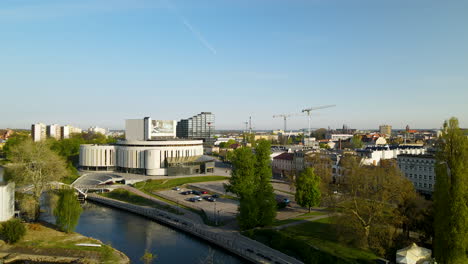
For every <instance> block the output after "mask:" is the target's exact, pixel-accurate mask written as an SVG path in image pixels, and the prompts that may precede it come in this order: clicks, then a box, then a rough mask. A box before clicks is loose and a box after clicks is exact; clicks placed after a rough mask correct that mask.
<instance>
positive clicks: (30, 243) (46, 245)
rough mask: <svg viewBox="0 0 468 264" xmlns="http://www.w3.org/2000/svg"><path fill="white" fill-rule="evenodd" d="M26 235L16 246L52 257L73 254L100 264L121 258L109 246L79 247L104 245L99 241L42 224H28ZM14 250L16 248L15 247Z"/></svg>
mask: <svg viewBox="0 0 468 264" xmlns="http://www.w3.org/2000/svg"><path fill="white" fill-rule="evenodd" d="M26 230H27V231H26V235H25V237H23V239H21V240H20V241H19V242H17V243H16V244H15V245H14V246H15V247H16V246H18V247H21V248H25V247H26V248H31V250H32V251H37V249H39V250H42V251H43V252H44V253H46V254H47V253H49V254H51V255H55V254H58V255H63V256H68V255H69V254H70V253H71V252H74V253H75V254H77V255H80V256H82V257H85V258H88V259H98V260H99V263H118V262H119V261H120V256H119V255H118V253H117V252H116V251H114V249H113V248H112V247H110V246H108V245H102V246H101V247H83V246H77V245H76V244H78V243H93V244H102V243H100V242H99V241H97V240H95V239H92V238H88V237H85V236H82V235H80V234H77V233H64V232H60V231H57V230H55V229H53V228H50V227H47V226H44V225H41V224H37V223H34V224H26ZM13 250H14V247H13Z"/></svg>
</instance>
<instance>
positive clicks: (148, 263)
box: [140, 250, 158, 264]
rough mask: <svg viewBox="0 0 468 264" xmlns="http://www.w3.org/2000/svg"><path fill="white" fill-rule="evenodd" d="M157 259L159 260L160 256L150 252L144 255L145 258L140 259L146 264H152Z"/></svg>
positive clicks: (146, 251)
mask: <svg viewBox="0 0 468 264" xmlns="http://www.w3.org/2000/svg"><path fill="white" fill-rule="evenodd" d="M157 258H158V255H156V254H153V253H151V252H149V251H148V250H145V254H143V256H142V257H141V258H140V260H141V261H142V262H143V263H145V264H151V263H153V261H154V260H156V259H157Z"/></svg>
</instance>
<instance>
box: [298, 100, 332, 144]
mask: <svg viewBox="0 0 468 264" xmlns="http://www.w3.org/2000/svg"><path fill="white" fill-rule="evenodd" d="M334 106H336V105H322V106H318V107H309V108H306V109H303V110H302V113H307V119H308V122H309V124H308V125H309V126H308V128H309V130H308V132H309V138H310V133H311V131H310V114H311V112H312V111H315V110H319V109H324V108H329V107H334Z"/></svg>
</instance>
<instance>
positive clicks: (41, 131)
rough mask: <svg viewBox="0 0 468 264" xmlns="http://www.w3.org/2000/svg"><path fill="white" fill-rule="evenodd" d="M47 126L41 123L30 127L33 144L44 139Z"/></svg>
mask: <svg viewBox="0 0 468 264" xmlns="http://www.w3.org/2000/svg"><path fill="white" fill-rule="evenodd" d="M46 132H47V126H46V125H45V124H43V123H37V124H33V125H31V136H32V139H33V141H34V142H38V141H41V140H44V139H46Z"/></svg>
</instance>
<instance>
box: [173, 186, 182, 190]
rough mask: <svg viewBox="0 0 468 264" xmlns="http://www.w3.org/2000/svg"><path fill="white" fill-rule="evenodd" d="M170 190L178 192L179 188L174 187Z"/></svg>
mask: <svg viewBox="0 0 468 264" xmlns="http://www.w3.org/2000/svg"><path fill="white" fill-rule="evenodd" d="M172 190H174V191H180V187H179V186H176V187H174V188H172Z"/></svg>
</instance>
